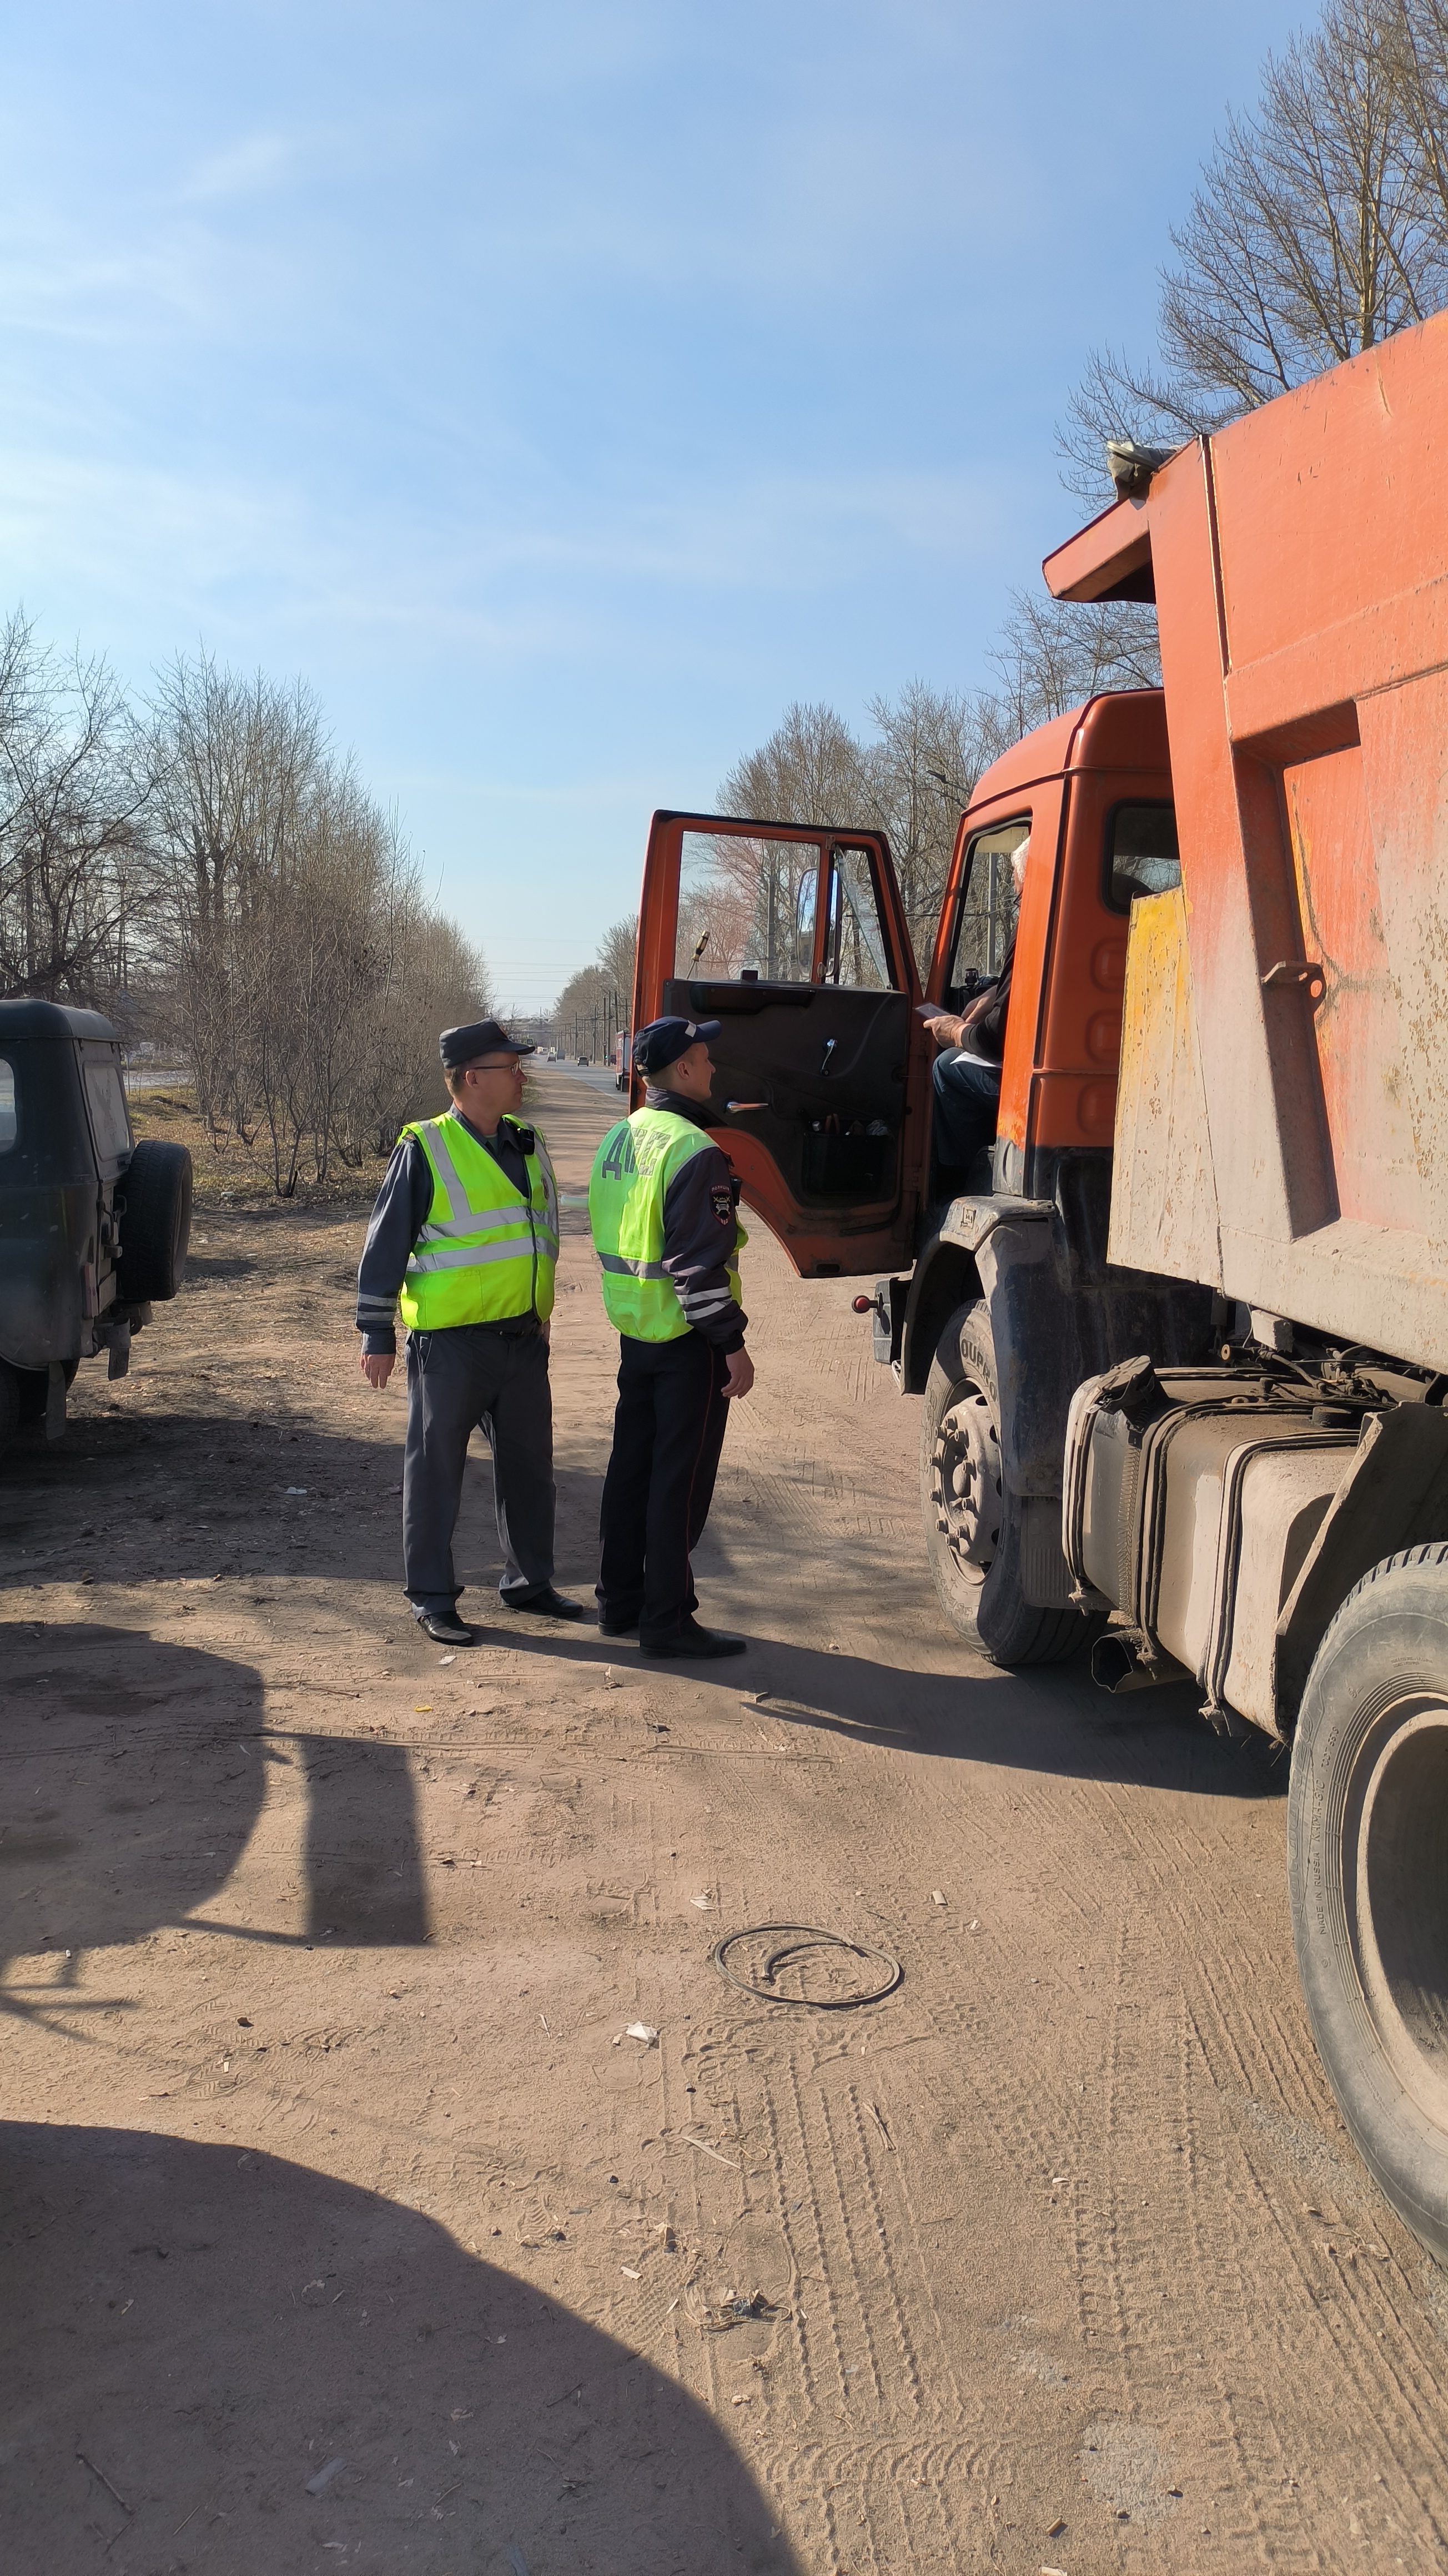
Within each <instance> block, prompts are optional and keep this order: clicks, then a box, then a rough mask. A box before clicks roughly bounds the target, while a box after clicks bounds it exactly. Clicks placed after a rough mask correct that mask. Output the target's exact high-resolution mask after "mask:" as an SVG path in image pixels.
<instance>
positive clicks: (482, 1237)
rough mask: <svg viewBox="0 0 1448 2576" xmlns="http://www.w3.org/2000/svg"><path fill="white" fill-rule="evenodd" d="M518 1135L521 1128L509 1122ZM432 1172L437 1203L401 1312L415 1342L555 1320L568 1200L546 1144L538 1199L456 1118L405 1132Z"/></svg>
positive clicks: (537, 1168) (538, 1166) (536, 1151)
mask: <svg viewBox="0 0 1448 2576" xmlns="http://www.w3.org/2000/svg"><path fill="white" fill-rule="evenodd" d="M504 1123H505V1124H506V1125H507V1126H509V1127H518V1126H520V1125H521V1123H522V1122H521V1120H519V1119H517V1118H509V1119H507V1120H506V1121H505V1122H504ZM402 1132H403V1135H404V1136H415V1137H416V1138H417V1141H418V1143H419V1145H420V1146H421V1147H422V1150H423V1152H424V1154H425V1155H426V1156H427V1159H428V1163H429V1165H430V1167H431V1171H432V1203H431V1205H430V1207H429V1208H428V1212H427V1222H426V1224H425V1225H424V1227H423V1229H422V1232H421V1234H420V1235H419V1236H418V1238H417V1241H416V1243H415V1244H414V1245H413V1248H412V1258H411V1260H410V1261H409V1262H408V1265H407V1275H406V1277H405V1278H404V1280H403V1283H402V1293H401V1296H400V1297H399V1299H398V1305H399V1306H400V1308H401V1310H402V1320H403V1322H404V1324H406V1325H407V1327H408V1329H409V1331H411V1332H414V1333H437V1332H443V1331H445V1330H447V1328H448V1327H449V1326H451V1325H453V1324H499V1323H503V1322H505V1321H507V1320H508V1319H509V1318H510V1317H512V1316H514V1315H527V1314H534V1315H537V1316H538V1317H539V1318H540V1319H542V1318H545V1317H547V1316H549V1315H551V1314H552V1312H553V1273H554V1271H555V1270H556V1268H557V1266H558V1192H557V1187H556V1185H555V1183H554V1179H553V1166H552V1164H551V1163H550V1162H549V1160H548V1154H547V1149H546V1147H545V1146H544V1145H543V1142H542V1140H541V1138H537V1137H535V1139H534V1144H533V1149H532V1151H531V1152H530V1153H528V1154H526V1155H525V1156H524V1161H525V1163H526V1165H527V1170H528V1196H527V1197H526V1198H524V1197H523V1196H522V1194H521V1192H520V1191H518V1190H516V1189H515V1188H514V1187H513V1184H512V1182H511V1181H510V1180H509V1178H508V1176H507V1173H506V1172H505V1171H503V1170H502V1168H501V1166H500V1165H499V1164H497V1163H496V1162H495V1161H494V1160H493V1157H492V1155H491V1154H490V1153H489V1152H488V1150H487V1148H486V1146H484V1145H480V1144H479V1143H478V1140H477V1138H476V1136H474V1135H472V1134H470V1132H469V1130H468V1129H467V1128H466V1127H465V1126H464V1125H463V1122H462V1120H461V1118H459V1117H458V1115H457V1113H456V1111H455V1110H448V1111H447V1112H446V1113H445V1115H444V1116H443V1117H441V1118H419V1119H415V1120H414V1121H413V1123H412V1124H411V1125H410V1126H408V1127H404V1129H403V1131H402Z"/></svg>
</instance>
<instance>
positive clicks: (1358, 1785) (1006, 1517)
mask: <svg viewBox="0 0 1448 2576" xmlns="http://www.w3.org/2000/svg"><path fill="white" fill-rule="evenodd" d="M1121 479H1122V481H1123V482H1127V483H1130V484H1131V485H1132V486H1133V487H1134V488H1131V489H1130V490H1128V491H1127V493H1126V495H1125V497H1123V498H1122V499H1120V500H1119V501H1118V502H1117V503H1116V504H1115V505H1114V506H1113V507H1112V508H1110V509H1108V510H1107V511H1105V512H1104V513H1103V514H1102V516H1101V517H1100V518H1098V519H1096V520H1095V521H1094V522H1093V523H1092V524H1091V526H1089V527H1088V528H1086V529H1084V530H1082V532H1081V533H1080V534H1079V535H1078V536H1076V537H1074V538H1072V539H1071V541H1070V543H1069V544H1067V545H1065V546H1063V547H1062V548H1061V549H1060V550H1059V551H1058V552H1057V553H1056V554H1054V555H1052V556H1051V557H1050V558H1049V559H1048V561H1047V563H1046V566H1045V575H1046V581H1047V584H1048V586H1049V588H1050V589H1051V591H1052V592H1053V594H1054V595H1055V596H1056V597H1057V598H1062V599H1077V600H1102V599H1142V600H1151V599H1154V600H1155V601H1156V604H1157V609H1158V615H1159V620H1160V631H1161V653H1162V669H1163V676H1164V687H1163V689H1162V690H1160V691H1154V690H1153V691H1132V692H1128V693H1121V694H1114V695H1109V696H1103V697H1099V698H1097V699H1094V700H1093V701H1092V702H1091V703H1090V704H1089V705H1087V706H1085V707H1082V708H1080V709H1078V710H1077V711H1075V712H1074V713H1073V714H1071V715H1068V716H1065V717H1062V718H1061V719H1060V720H1059V721H1058V722H1056V723H1054V724H1051V725H1047V726H1045V727H1044V728H1042V729H1041V730H1040V731H1039V732H1037V733H1035V734H1033V735H1031V736H1029V737H1028V738H1027V739H1026V740H1025V741H1024V742H1021V743H1020V744H1018V745H1017V746H1016V747H1015V749H1014V750H1013V751H1011V752H1010V753H1009V754H1008V755H1007V756H1006V757H1005V758H1004V759H1003V760H1001V761H999V762H997V763H996V765H995V766H994V767H993V768H992V769H991V770H990V771H989V772H987V774H986V775H985V776H984V777H983V778H982V779H981V780H980V782H979V785H978V786H977V788H976V790H975V793H974V795H973V797H972V799H971V803H970V806H969V809H968V811H967V812H966V813H965V814H964V816H963V817H962V820H961V824H960V829H959V833H958V836H957V840H956V844H955V851H954V858H953V862H952V866H951V871H950V877H949V882H948V885H947V889H946V894H945V900H944V904H943V908H942V912H941V917H940V922H939V928H938V933H937V936H936V941H935V948H934V954H933V957H932V959H931V962H930V966H929V971H928V974H927V977H926V982H925V998H926V999H928V1000H930V1001H932V1002H936V1003H939V1004H941V1005H943V1006H944V1007H946V1008H948V1009H954V1010H959V1009H960V1008H961V1007H962V1006H963V1005H964V1004H965V1003H966V1002H967V1001H968V999H969V997H970V995H971V994H972V993H973V991H974V990H975V989H976V988H977V986H978V985H979V983H980V982H981V981H982V979H983V978H985V977H987V976H989V975H990V974H991V973H993V972H994V971H995V970H996V969H997V968H998V967H999V965H1000V963H1001V958H1002V952H1003V947H1004V942H1005V937H1006V935H1007V933H1008V930H1009V928H1010V926H1011V912H1012V909H1013V907H1012V904H1011V900H1010V896H1009V882H1010V876H1011V862H1012V860H1016V861H1017V863H1018V865H1019V859H1020V854H1021V853H1023V852H1024V853H1025V858H1024V866H1023V868H1021V869H1020V875H1021V890H1020V897H1019V917H1018V920H1017V921H1016V923H1015V953H1014V959H1013V964H1012V979H1011V995H1010V1008H1009V1016H1008V1019H1007V1023H1006V1031H1005V1041H1004V1061H1003V1065H1002V1068H1001V1082H1000V1106H999V1118H998V1126H997V1135H996V1141H995V1144H994V1147H993V1149H991V1152H990V1154H989V1157H988V1158H987V1157H986V1156H984V1155H982V1156H981V1157H980V1158H979V1163H978V1167H977V1168H976V1169H975V1170H973V1171H972V1172H971V1173H970V1174H969V1175H968V1181H967V1186H966V1187H965V1188H964V1190H962V1189H961V1187H960V1186H959V1176H958V1175H955V1174H951V1173H949V1172H947V1171H946V1170H945V1169H944V1167H943V1166H942V1164H941V1161H940V1156H939V1152H938V1150H937V1146H936V1142H935V1140H934V1139H933V1137H932V1099H933V1093H932V1081H931V1047H930V1041H929V1039H928V1036H927V1035H926V1033H925V1031H924V1029H923V1027H922V1023H921V1020H920V1017H919V1015H918V1012H917V1010H916V1005H917V1004H918V1003H919V1001H920V999H921V991H920V985H919V978H918V972H917V967H916V963H915V960H914V957H913V955H912V952H911V943H910V939H909V936H908V932H907V929H906V924H905V916H904V911H903V908H902V904H901V900H900V895H899V890H898V887H897V884H896V880H895V876H894V872H893V868H892V864H891V859H890V853H889V850H888V848H887V847H886V845H885V843H884V840H883V838H882V837H881V836H880V835H878V834H876V833H872V832H870V831H865V830H861V831H850V830H843V829H839V828H825V827H823V826H821V827H819V828H818V829H803V828H801V827H798V826H792V825H785V824H780V823H774V822H770V821H768V820H765V819H760V820H757V821H751V822H741V821H739V820H738V819H736V818H732V817H729V818H725V817H718V816H708V815H686V814H677V813H664V814H658V815H656V816H655V818H654V822H653V827H652V831H651V834H650V841H649V851H648V859H647V864H646V870H645V880H644V898H643V911H642V919H641V930H640V941H639V954H638V974H637V984H636V992H635V1003H634V1025H635V1026H636V1027H637V1026H639V1025H640V1024H641V1023H642V1022H643V1021H645V1020H648V1019H651V1018H653V1017H654V1016H655V1015H656V1014H657V1013H659V1012H660V1011H662V1010H682V1011H687V1012H690V1013H692V1014H694V1015H702V1014H706V1013H707V1014H708V1015H709V1016H711V1017H717V1018H719V1019H721V1020H722V1021H723V1024H724V1026H723V1033H722V1035H721V1037H720V1039H719V1041H718V1042H717V1044H716V1046H715V1049H714V1054H715V1058H716V1061H717V1063H718V1066H719V1078H718V1081H717V1084H716V1093H717V1118H716V1122H715V1132H716V1134H717V1135H718V1137H719V1139H720V1141H721V1143H723V1144H724V1145H725V1146H726V1148H727V1150H728V1151H729V1153H730V1155H731V1157H732V1158H733V1161H734V1164H735V1167H736V1169H737V1171H738V1172H739V1174H740V1176H741V1178H742V1180H743V1183H744V1188H745V1195H746V1197H747V1198H748V1200H749V1201H750V1203H751V1205H752V1206H753V1207H754V1208H756V1209H757V1210H758V1211H759V1212H760V1213H761V1214H762V1215H763V1216H764V1218H765V1219H766V1221H767V1222H768V1223H769V1224H770V1225H771V1227H772V1228H773V1230H774V1231H775V1232H776V1234H777V1235H778V1236H779V1238H780V1239H781V1241H782V1242H783V1244H784V1245H785V1248H786V1250H787V1251H788V1252H789V1254H790V1256H791V1258H792V1259H793V1260H794V1262H795V1265H796V1267H797V1268H798V1270H799V1271H800V1272H801V1273H802V1274H803V1275H805V1276H815V1277H818V1276H821V1275H837V1276H838V1275H847V1274H854V1273H860V1272H865V1273H869V1272H871V1271H875V1270H878V1269H885V1270H888V1271H889V1272H890V1274H891V1275H889V1276H888V1277H885V1278H883V1279H880V1280H879V1281H878V1282H877V1283H876V1285H875V1288H874V1291H873V1294H872V1295H871V1296H869V1297H868V1298H861V1299H859V1300H857V1303H858V1304H859V1305H860V1306H861V1308H862V1309H866V1308H868V1309H870V1310H871V1311H872V1312H873V1318H874V1331H875V1336H876V1349H877V1353H878V1355H879V1356H880V1357H881V1358H882V1359H885V1360H887V1361H888V1362H889V1363H890V1364H891V1365H892V1366H893V1367H894V1369H895V1372H896V1375H897V1378H898V1381H899V1384H900V1386H901V1388H902V1391H904V1392H905V1393H907V1394H918V1395H920V1396H922V1397H923V1399H924V1403H923V1420H922V1439H921V1485H922V1506H923V1514H924V1522H925V1538H926V1546H927V1550H928V1553H929V1557H930V1562H931V1567H932V1572H933V1574H934V1577H935V1582H936V1586H937V1590H938V1592H939V1595H940V1599H941V1602H942V1605H943V1607H944V1609H945V1611H946V1613H947V1615H948V1616H949V1617H950V1618H951V1619H952V1621H953V1622H954V1623H955V1625H956V1626H957V1627H959V1628H960V1629H961V1630H962V1631H963V1632H964V1633H966V1634H968V1635H970V1636H972V1637H974V1638H975V1639H976V1640H977V1641H978V1642H979V1643H980V1644H981V1645H983V1646H984V1648H985V1650H986V1651H987V1652H988V1653H990V1654H991V1655H993V1656H994V1658H995V1659H996V1661H998V1662H1000V1663H1004V1664H1011V1665H1020V1664H1028V1663H1033V1662H1044V1661H1050V1660H1054V1659H1057V1658H1060V1657H1063V1656H1065V1655H1068V1654H1072V1653H1075V1652H1077V1651H1083V1650H1084V1651H1089V1652H1090V1654H1091V1657H1092V1667H1093V1671H1094V1673H1095V1675H1096V1678H1097V1679H1098V1680H1099V1681H1100V1682H1102V1683H1103V1684H1104V1685H1105V1686H1106V1687H1107V1688H1114V1689H1123V1688H1132V1689H1135V1688H1144V1687H1148V1686H1151V1685H1153V1684H1159V1683H1162V1682H1168V1681H1177V1682H1181V1681H1182V1680H1183V1679H1184V1678H1186V1677H1190V1678H1191V1679H1192V1680H1193V1681H1194V1682H1195V1683H1196V1685H1197V1687H1198V1689H1199V1691H1200V1693H1201V1703H1202V1708H1203V1713H1204V1715H1205V1716H1206V1717H1207V1718H1208V1719H1209V1720H1210V1722H1211V1723H1212V1724H1213V1725H1214V1726H1216V1727H1217V1729H1218V1730H1219V1731H1220V1732H1223V1733H1226V1734H1242V1733H1245V1731H1246V1730H1247V1729H1248V1728H1249V1727H1255V1728H1258V1729H1261V1730H1262V1731H1264V1732H1265V1733H1266V1734H1267V1735H1268V1736H1271V1737H1275V1738H1277V1739H1279V1740H1280V1741H1282V1742H1283V1743H1286V1744H1290V1745H1291V1748H1292V1762H1291V1781H1290V1793H1289V1805H1288V1846H1289V1870H1290V1880H1291V1890H1290V1892H1291V1901H1292V1915H1293V1926H1294V1933H1295V1939H1296V1944H1297V1955H1298V1964H1299V1968H1300V1971H1301V1975H1302V1980H1303V1985H1304V1989H1305V1992H1306V1997H1307V2002H1308V2007H1309V2011H1310V2014H1311V2018H1312V2023H1313V2027H1314V2031H1315V2033H1316V2036H1317V2040H1318V2044H1319V2047H1320V2049H1321V2052H1322V2056H1323V2059H1324V2062H1325V2065H1326V2067H1327V2071H1328V2074H1329V2077H1330V2079H1331V2082H1332V2085H1333V2089H1334V2092H1335V2094H1336V2096H1337V2100H1338V2102H1339V2105H1340V2107H1341V2109H1342V2112H1343V2116H1344V2118H1345V2120H1346V2121H1347V2124H1348V2126H1349V2128H1350V2130H1351V2131H1352V2134H1353V2136H1354V2138H1355V2139H1356V2142H1357V2144H1358V2146H1359V2148H1360V2150H1361V2152H1362V2154H1363V2156H1364V2158H1365V2159H1366V2161H1367V2162H1368V2164H1369V2165H1370V2166H1371V2168H1372V2170H1373V2172H1374V2173H1375V2174H1376V2176H1377V2177H1378V2180H1379V2182H1380V2183H1381V2185H1382V2187H1383V2189H1384V2190H1385V2192H1386V2193H1387V2195H1388V2197H1389V2198H1390V2199H1391V2200H1392V2202H1393V2203H1394V2205H1395V2207H1396V2208H1397V2209H1398V2210H1399V2212H1400V2213H1401V2215H1402V2216H1403V2217H1404V2218H1405V2219H1406V2220H1407V2222H1408V2224H1409V2225H1410V2226H1411V2227H1412V2228H1413V2229H1414V2230H1415V2231H1416V2232H1417V2234H1418V2236H1419V2237H1420V2238H1421V2240H1422V2241H1423V2243H1424V2244H1425V2245H1427V2246H1428V2247H1429V2248H1430V2249H1431V2250H1432V2251H1433V2252H1434V2253H1436V2254H1437V2255H1439V2256H1440V2257H1443V2258H1445V2259H1448V1419H1445V1411H1444V1397H1445V1394H1448V499H1445V495H1448V318H1440V319H1438V320H1436V321H1433V322H1429V323H1427V324H1425V325H1424V326H1423V327H1422V328H1421V329H1418V330H1416V331H1413V332H1409V333H1406V334H1404V335H1403V336H1401V337H1400V338H1397V339H1394V340H1391V341H1388V342H1387V343H1385V344H1384V345H1383V346H1382V347H1380V348H1378V349H1375V350H1373V351H1372V352H1370V353H1369V354H1367V355H1365V356H1363V357H1361V358H1358V359H1355V360H1353V361H1351V362H1350V363H1349V364H1347V365H1345V366H1342V367H1339V368H1336V369H1335V370H1334V371H1333V372H1332V373H1331V374H1329V375H1327V376H1324V377H1322V378H1320V379H1319V380H1318V381H1316V382H1315V383H1313V384H1311V385H1309V386H1306V387H1304V388H1303V389H1302V390H1301V391H1299V392H1297V393H1293V394H1289V395H1285V396H1283V397H1282V398H1281V399H1280V400H1279V401H1277V402H1274V403H1271V404H1269V405H1268V406H1267V407H1266V408H1265V409H1263V410H1261V411H1259V412H1256V413H1253V414H1252V415H1251V416H1250V417H1248V418H1246V419H1244V420H1241V421H1239V422H1237V423H1235V424H1234V425H1233V426H1232V427H1231V428H1230V429H1227V430H1226V431H1224V432H1222V433H1221V434H1220V435H1219V436H1217V437H1215V438H1211V439H1200V440H1197V441H1196V442H1194V443H1193V444H1192V445H1190V446H1188V447H1185V448H1183V449H1182V450H1180V451H1179V452H1178V453H1177V454H1176V455H1174V456H1172V457H1171V458H1169V459H1167V460H1165V461H1158V460H1156V459H1150V458H1148V459H1144V460H1141V461H1140V462H1139V463H1138V464H1137V465H1136V467H1135V470H1134V471H1133V470H1132V469H1131V468H1130V465H1129V464H1128V465H1127V466H1126V467H1124V468H1123V473H1122V478H1121ZM681 883H682V885H683V886H684V888H685V889H686V890H688V894H689V923H690V933H689V935H687V936H685V937H684V938H683V940H682V941H681V938H680V921H679V916H680V888H681ZM701 890H702V891H701ZM711 904H712V906H713V909H714V912H715V914H716V915H717V918H718V921H719V923H720V925H721V928H720V930H719V934H718V936H715V935H714V933H713V931H712V929H711V930H710V942H709V946H706V947H705V948H704V949H703V950H702V953H701V952H700V950H699V949H698V947H697V946H696V943H695V940H694V938H693V936H692V933H693V932H694V931H695V930H696V929H697V928H698V919H699V914H700V910H701V906H702V909H703V912H704V914H705V916H706V927H707V926H708V920H707V916H708V915H709V913H710V907H711ZM711 948H712V951H713V953H714V956H715V961H716V963H715V971H714V972H712V973H709V972H705V971H703V963H702V961H703V957H705V956H708V955H709V954H710V951H711ZM676 949H678V950H679V952H680V953H679V954H678V955H677V956H676V953H675V952H676ZM725 965H727V966H728V968H729V971H727V972H726V971H723V970H724V966H725Z"/></svg>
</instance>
